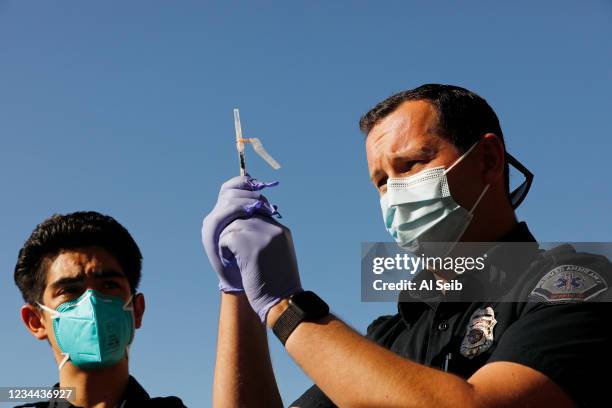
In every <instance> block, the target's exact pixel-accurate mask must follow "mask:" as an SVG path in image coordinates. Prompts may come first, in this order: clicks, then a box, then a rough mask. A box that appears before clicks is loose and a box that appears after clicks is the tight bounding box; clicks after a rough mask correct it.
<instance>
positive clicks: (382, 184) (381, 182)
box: [376, 177, 388, 190]
mask: <svg viewBox="0 0 612 408" xmlns="http://www.w3.org/2000/svg"><path fill="white" fill-rule="evenodd" d="M387 180H388V177H383V178H381V179H380V180H378V181H376V188H377V189H379V190H381V189H382V188H383V187H384V188H386V186H387Z"/></svg>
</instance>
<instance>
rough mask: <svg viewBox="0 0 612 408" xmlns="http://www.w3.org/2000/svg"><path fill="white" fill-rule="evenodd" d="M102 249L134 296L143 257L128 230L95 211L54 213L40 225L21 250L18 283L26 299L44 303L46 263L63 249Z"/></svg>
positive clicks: (15, 275) (30, 301)
mask: <svg viewBox="0 0 612 408" xmlns="http://www.w3.org/2000/svg"><path fill="white" fill-rule="evenodd" d="M87 246H99V247H102V248H104V249H105V250H107V251H108V252H109V253H110V254H111V255H113V256H114V257H115V258H116V259H117V261H118V262H119V264H120V265H121V268H122V269H123V273H124V274H125V275H126V277H127V279H128V282H129V284H130V288H131V290H132V293H135V292H136V288H137V287H138V283H139V282H140V272H141V268H142V254H141V252H140V249H139V248H138V245H137V244H136V242H135V241H134V239H133V238H132V236H131V235H130V233H129V232H128V230H127V229H125V227H123V226H122V225H121V224H119V223H118V222H117V221H116V220H115V219H114V218H112V217H110V216H108V215H103V214H100V213H97V212H94V211H79V212H74V213H71V214H65V215H62V214H55V215H53V216H51V217H49V218H47V219H46V220H44V221H43V222H42V223H40V224H38V225H37V226H36V228H35V229H34V231H32V234H31V235H30V237H29V238H28V239H27V240H26V242H25V243H24V245H23V247H22V248H21V249H20V250H19V255H18V257H17V264H16V265H15V274H14V278H15V283H16V284H17V286H18V287H19V290H20V291H21V295H22V296H23V299H24V300H25V301H26V302H28V303H31V304H34V303H36V302H41V301H42V295H43V292H44V290H45V287H46V284H47V283H46V280H47V266H48V265H47V262H45V260H49V259H52V258H53V257H55V256H56V255H57V254H59V253H60V252H61V251H62V250H66V249H74V248H81V247H87Z"/></svg>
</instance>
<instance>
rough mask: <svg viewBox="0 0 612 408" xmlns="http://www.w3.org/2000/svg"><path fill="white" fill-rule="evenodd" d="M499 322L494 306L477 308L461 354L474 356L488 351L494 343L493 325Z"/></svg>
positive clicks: (462, 343) (469, 356) (464, 339)
mask: <svg viewBox="0 0 612 408" xmlns="http://www.w3.org/2000/svg"><path fill="white" fill-rule="evenodd" d="M496 324H497V320H495V311H494V310H493V308H492V307H486V308H484V309H477V310H476V311H475V312H474V313H472V317H470V322H469V324H468V327H467V330H466V333H465V337H464V338H463V341H462V342H461V350H460V351H461V355H462V356H464V357H467V358H470V359H471V358H474V357H476V356H477V355H479V354H481V353H483V352H485V351H487V350H488V349H489V348H490V347H491V345H492V344H493V327H494V326H495V325H496Z"/></svg>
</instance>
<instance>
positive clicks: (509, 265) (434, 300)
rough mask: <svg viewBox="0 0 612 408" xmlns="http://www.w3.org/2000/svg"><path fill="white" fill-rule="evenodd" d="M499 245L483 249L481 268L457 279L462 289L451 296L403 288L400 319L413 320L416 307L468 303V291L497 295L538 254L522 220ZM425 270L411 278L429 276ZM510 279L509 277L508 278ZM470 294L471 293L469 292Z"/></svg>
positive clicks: (400, 301) (428, 277)
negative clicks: (462, 286) (483, 267)
mask: <svg viewBox="0 0 612 408" xmlns="http://www.w3.org/2000/svg"><path fill="white" fill-rule="evenodd" d="M495 242H498V243H499V244H496V245H493V246H492V247H491V248H489V249H488V250H487V251H486V252H485V258H486V262H485V269H484V270H482V271H472V272H466V273H464V274H463V275H460V277H459V278H458V279H459V280H460V281H461V282H462V283H463V284H464V290H462V291H461V292H458V293H457V292H455V293H454V294H453V295H450V296H446V297H445V296H444V295H442V294H441V293H440V292H439V291H437V290H432V291H426V292H420V293H419V294H416V293H414V292H408V291H404V292H402V293H401V294H400V298H399V299H400V300H399V302H398V311H399V313H400V315H401V316H402V318H403V319H404V320H407V318H409V319H410V320H412V319H414V318H415V317H416V316H418V315H419V313H418V312H417V311H416V309H417V308H427V307H429V308H431V309H432V310H434V311H436V310H437V308H438V306H439V305H440V303H442V302H443V301H444V303H449V304H454V305H457V306H459V304H458V303H451V302H463V303H465V302H471V301H470V300H469V298H470V297H471V296H470V294H478V296H476V297H480V294H482V293H483V292H484V293H487V295H489V296H490V297H491V298H495V297H498V296H501V294H503V292H504V291H507V290H508V289H509V286H512V285H511V284H512V283H514V282H516V278H517V276H516V273H520V272H521V271H525V270H527V266H528V265H529V264H530V263H531V262H532V261H533V259H534V257H536V256H537V255H538V254H539V246H538V243H537V242H536V239H535V238H534V236H533V235H532V234H531V232H530V231H529V228H528V227H527V224H526V223H525V222H519V223H517V224H516V225H515V226H514V227H513V228H512V229H511V230H510V231H509V232H507V233H506V234H504V235H503V236H502V237H500V238H499V239H498V240H497V241H495ZM431 278H432V274H431V272H428V271H422V272H419V273H418V274H417V275H416V276H415V277H414V279H413V281H415V282H417V287H418V285H419V283H420V281H422V280H424V279H431ZM509 278H513V279H509ZM472 296H474V295H472ZM406 297H408V298H409V299H410V300H406Z"/></svg>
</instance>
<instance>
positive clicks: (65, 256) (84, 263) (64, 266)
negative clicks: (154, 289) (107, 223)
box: [47, 247, 121, 280]
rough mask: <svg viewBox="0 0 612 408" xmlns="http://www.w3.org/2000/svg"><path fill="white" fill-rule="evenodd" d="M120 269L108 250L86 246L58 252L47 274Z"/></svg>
mask: <svg viewBox="0 0 612 408" xmlns="http://www.w3.org/2000/svg"><path fill="white" fill-rule="evenodd" d="M108 269H111V270H116V271H121V266H120V265H119V262H118V261H117V260H116V259H115V257H114V256H112V255H111V254H110V253H108V251H106V250H104V249H102V248H97V247H87V248H79V249H73V250H64V251H62V252H60V253H59V254H58V255H57V256H56V257H55V258H54V259H53V261H52V262H51V264H50V265H49V268H48V271H47V274H48V277H49V278H50V279H51V280H53V278H54V277H66V276H78V275H87V274H90V273H95V272H100V271H102V270H108Z"/></svg>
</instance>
